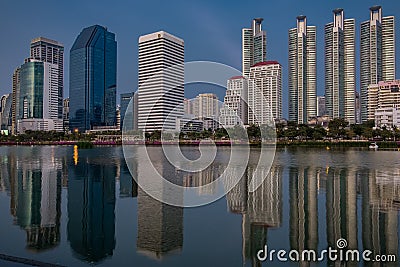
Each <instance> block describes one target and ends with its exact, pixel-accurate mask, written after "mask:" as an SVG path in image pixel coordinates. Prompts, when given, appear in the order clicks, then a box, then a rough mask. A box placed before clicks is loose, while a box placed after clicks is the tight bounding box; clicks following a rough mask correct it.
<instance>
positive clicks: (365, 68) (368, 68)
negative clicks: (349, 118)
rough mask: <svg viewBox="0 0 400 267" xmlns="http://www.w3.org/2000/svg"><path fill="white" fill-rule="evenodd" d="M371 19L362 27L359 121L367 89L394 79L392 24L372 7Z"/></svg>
mask: <svg viewBox="0 0 400 267" xmlns="http://www.w3.org/2000/svg"><path fill="white" fill-rule="evenodd" d="M369 10H370V19H369V20H367V21H365V22H363V23H361V40H360V95H361V121H362V122H365V121H366V120H367V117H368V116H367V106H368V99H367V98H366V97H367V90H368V85H370V84H377V83H378V82H379V81H392V80H394V79H395V62H396V59H395V20H394V16H388V17H382V8H381V7H380V6H373V7H371V8H370V9H369Z"/></svg>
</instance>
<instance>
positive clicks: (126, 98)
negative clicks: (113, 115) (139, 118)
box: [120, 93, 135, 130]
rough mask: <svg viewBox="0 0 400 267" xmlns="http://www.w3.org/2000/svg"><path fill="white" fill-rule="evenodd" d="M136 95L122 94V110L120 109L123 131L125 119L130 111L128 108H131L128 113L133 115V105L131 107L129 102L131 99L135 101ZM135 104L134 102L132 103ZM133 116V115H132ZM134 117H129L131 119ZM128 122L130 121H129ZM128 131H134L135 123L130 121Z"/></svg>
mask: <svg viewBox="0 0 400 267" xmlns="http://www.w3.org/2000/svg"><path fill="white" fill-rule="evenodd" d="M134 94H135V93H125V94H121V101H120V104H121V108H120V113H121V130H122V129H123V125H124V119H125V113H126V112H127V110H128V107H130V110H129V111H128V112H130V113H133V103H132V104H131V105H130V106H129V102H130V101H131V99H133V96H134ZM132 102H133V101H132ZM132 116H133V115H132ZM132 116H128V117H129V118H130V117H132ZM127 122H128V121H127ZM126 127H127V128H126V129H133V121H129V124H127V125H126Z"/></svg>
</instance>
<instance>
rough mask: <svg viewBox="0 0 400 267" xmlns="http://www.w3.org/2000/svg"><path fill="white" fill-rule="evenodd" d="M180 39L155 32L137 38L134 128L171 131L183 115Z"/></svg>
mask: <svg viewBox="0 0 400 267" xmlns="http://www.w3.org/2000/svg"><path fill="white" fill-rule="evenodd" d="M183 63H184V41H183V40H182V39H180V38H178V37H175V36H173V35H171V34H169V33H167V32H164V31H159V32H155V33H151V34H147V35H143V36H140V37H139V94H138V127H139V129H141V130H144V131H146V132H151V131H154V130H175V127H176V118H178V117H182V116H183V112H184V111H183V98H184V86H183V83H184V66H183Z"/></svg>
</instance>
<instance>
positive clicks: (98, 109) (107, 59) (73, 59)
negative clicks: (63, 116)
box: [70, 25, 117, 132]
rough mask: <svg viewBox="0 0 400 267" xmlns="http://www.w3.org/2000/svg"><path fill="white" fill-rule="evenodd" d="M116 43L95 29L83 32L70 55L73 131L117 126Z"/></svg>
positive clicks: (91, 28)
mask: <svg viewBox="0 0 400 267" xmlns="http://www.w3.org/2000/svg"><path fill="white" fill-rule="evenodd" d="M116 84H117V42H116V41H115V34H114V33H111V32H109V31H107V29H106V28H104V27H102V26H99V25H94V26H91V27H88V28H85V29H83V30H82V32H81V33H80V34H79V36H78V37H77V39H76V40H75V43H74V45H73V46H72V48H71V51H70V129H71V130H73V131H74V130H76V129H78V130H79V131H81V132H82V131H85V130H89V129H92V128H93V127H94V126H114V125H116V116H115V115H116V88H117V87H116Z"/></svg>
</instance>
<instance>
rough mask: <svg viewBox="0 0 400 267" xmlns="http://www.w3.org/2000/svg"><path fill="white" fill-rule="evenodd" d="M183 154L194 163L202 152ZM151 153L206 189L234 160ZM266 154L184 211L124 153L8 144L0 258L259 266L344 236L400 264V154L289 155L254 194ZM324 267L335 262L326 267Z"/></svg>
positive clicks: (3, 154) (0, 150)
mask: <svg viewBox="0 0 400 267" xmlns="http://www.w3.org/2000/svg"><path fill="white" fill-rule="evenodd" d="M183 149H184V150H185V151H184V154H185V155H189V156H192V157H194V158H196V155H197V153H198V150H193V151H191V149H192V148H190V147H186V148H183ZM149 153H150V154H151V155H153V156H154V157H156V158H157V161H156V164H155V166H156V169H157V170H158V172H160V173H161V174H162V175H163V176H165V177H167V178H168V179H169V180H173V182H174V183H177V184H180V185H183V186H200V185H204V184H208V183H210V182H212V181H214V179H216V178H217V177H218V176H219V175H220V174H221V173H222V172H223V171H224V170H225V168H226V164H227V159H229V153H230V151H229V148H220V149H219V151H218V154H217V159H216V160H215V162H214V163H213V164H212V165H211V166H209V167H208V168H207V169H206V170H204V171H202V172H199V173H185V172H183V171H180V170H177V169H175V168H174V167H173V166H172V165H170V164H168V163H167V162H166V160H165V158H163V157H160V156H159V155H160V153H161V148H159V147H151V148H149ZM76 154H78V155H76ZM227 155H228V156H227ZM258 155H259V150H257V149H254V150H252V152H251V159H250V163H249V165H248V167H247V171H246V174H245V175H244V176H243V177H242V179H241V180H240V181H239V183H238V184H237V185H236V186H235V187H234V188H233V189H232V190H231V191H230V192H229V193H228V194H227V196H226V197H225V198H224V199H222V200H220V201H217V202H215V203H213V204H210V205H208V206H205V207H201V208H192V209H183V208H178V207H172V206H169V205H166V204H163V203H160V202H158V201H156V200H154V199H152V198H151V197H150V196H149V195H147V194H146V193H145V192H144V191H143V190H141V189H140V188H138V186H137V184H136V182H135V181H134V180H133V179H132V176H131V175H130V174H129V171H128V169H127V166H126V163H125V161H124V159H123V155H122V149H121V148H120V147H99V148H94V149H88V150H79V151H78V153H76V152H75V153H74V149H73V148H72V147H50V146H47V147H46V146H43V147H0V166H1V168H0V191H1V192H2V193H0V210H1V214H2V215H3V216H2V218H1V219H0V229H1V230H0V236H1V237H2V242H0V253H4V254H10V255H14V256H20V257H25V258H33V259H36V260H42V261H45V262H52V263H59V264H63V265H68V266H85V265H87V264H88V263H96V264H99V265H101V266H159V265H162V266H188V265H190V266H204V265H210V266H215V265H216V266H243V265H246V266H260V265H261V263H260V262H259V261H258V260H257V258H256V253H257V251H258V250H259V249H261V248H263V247H264V246H265V245H268V247H269V248H270V249H286V250H290V249H296V250H304V249H315V250H319V251H320V250H322V249H325V248H327V246H332V247H335V246H336V240H337V239H339V238H345V239H346V240H347V241H348V248H350V249H358V250H362V249H370V250H372V251H373V252H374V253H376V254H395V255H397V256H398V255H399V222H398V221H399V210H400V162H399V161H398V160H397V159H398V155H399V154H398V152H391V151H377V152H375V151H357V150H330V151H325V150H321V149H306V148H291V149H280V150H278V151H277V153H276V158H275V161H274V164H273V166H272V168H271V171H270V172H269V174H268V169H265V170H264V169H263V168H261V169H258V172H259V173H258V175H265V176H266V179H265V181H264V182H263V184H262V185H261V187H260V188H258V190H256V191H255V192H249V191H248V184H249V182H250V179H251V178H250V177H252V175H253V174H254V172H255V166H256V162H257V159H258ZM76 156H78V160H76ZM138 157H140V155H138ZM130 160H134V162H131V163H132V164H133V168H132V172H133V175H134V176H136V178H137V179H146V170H145V169H143V168H141V164H140V160H137V161H135V159H130ZM232 175H234V174H232ZM218 190H221V188H217V187H215V188H208V190H206V191H202V190H201V189H199V190H198V192H197V193H198V195H200V196H202V195H204V196H207V195H212V194H215V193H216V192H217V191H218ZM178 197H181V198H182V199H183V198H184V197H186V196H183V195H182V196H178ZM8 240H10V241H8ZM327 264H332V265H333V264H335V263H328V262H326V261H325V262H322V263H320V266H326V265H327ZM336 264H339V263H336ZM264 265H265V266H268V262H266V263H264ZM276 265H281V266H286V265H288V263H280V264H279V263H278V262H274V263H273V266H276ZM291 265H292V266H297V265H299V263H291ZM300 265H301V266H304V265H308V264H307V263H304V262H303V263H300ZM359 265H360V266H362V265H363V263H362V262H361V263H360V264H359ZM269 266H271V265H269ZM348 266H357V263H351V264H350V263H348ZM371 266H374V265H371ZM376 266H380V265H376ZM387 266H397V263H393V264H392V265H390V264H388V265H387Z"/></svg>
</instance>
